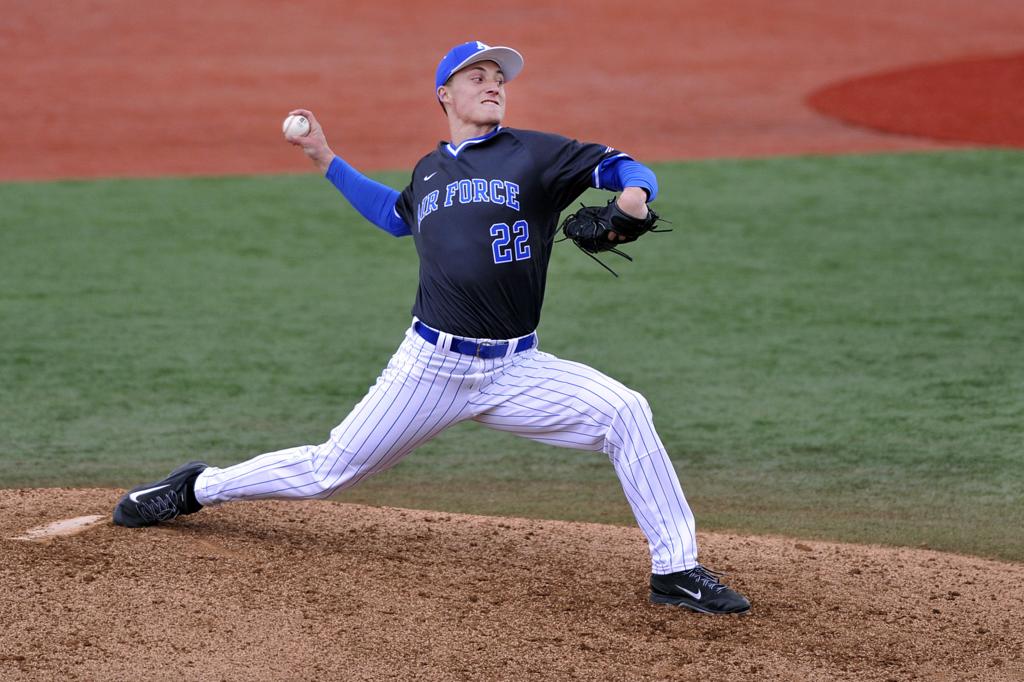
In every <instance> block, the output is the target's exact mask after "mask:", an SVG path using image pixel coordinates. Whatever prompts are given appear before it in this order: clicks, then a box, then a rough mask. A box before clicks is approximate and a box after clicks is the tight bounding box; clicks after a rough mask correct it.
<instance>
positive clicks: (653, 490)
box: [195, 327, 697, 573]
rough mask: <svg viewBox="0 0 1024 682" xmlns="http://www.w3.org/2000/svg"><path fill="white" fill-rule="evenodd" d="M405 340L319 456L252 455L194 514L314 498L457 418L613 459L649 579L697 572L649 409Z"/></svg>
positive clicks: (222, 473)
mask: <svg viewBox="0 0 1024 682" xmlns="http://www.w3.org/2000/svg"><path fill="white" fill-rule="evenodd" d="M450 339H451V336H450V335H449V334H446V333H443V332H442V333H441V335H440V338H438V340H437V343H436V344H431V343H428V342H427V341H425V340H424V339H422V338H421V337H420V336H419V335H418V334H417V333H416V332H414V331H413V330H412V328H411V327H410V329H409V330H408V331H407V332H406V338H405V340H404V341H403V342H402V345H401V346H400V347H399V348H398V350H397V351H396V352H395V354H394V356H392V358H391V361H390V362H389V363H388V366H387V367H386V368H385V369H384V371H383V372H382V373H381V375H380V377H379V378H378V379H377V382H376V383H375V384H374V385H373V386H372V387H371V388H370V390H369V392H368V393H367V394H366V396H365V397H364V398H363V399H362V400H361V401H360V402H359V404H357V405H356V406H355V408H354V409H353V410H352V412H351V413H350V414H349V415H348V416H347V417H346V418H345V420H344V421H343V422H342V423H341V424H339V425H338V426H337V427H335V428H334V430H332V431H331V437H330V439H329V440H328V441H327V442H326V443H323V444H321V445H303V446H300V447H295V448H289V449H287V450H280V451H278V452H271V453H268V454H265V455H260V456H258V457H255V458H253V459H251V460H249V461H246V462H242V463H241V464H236V465H235V466H231V467H228V468H226V469H217V468H215V467H210V468H208V469H206V470H205V471H203V473H201V474H200V475H199V478H198V479H197V480H196V487H195V491H196V499H198V501H199V502H200V503H201V504H203V505H210V504H219V503H223V502H229V501H232V500H256V499H268V498H323V497H328V496H330V495H332V494H334V493H336V492H338V491H341V490H344V489H346V488H350V487H352V486H353V485H355V484H357V483H359V481H361V480H362V479H363V478H365V477H367V476H370V475H372V474H375V473H377V472H379V471H383V470H385V469H387V468H389V467H391V466H393V465H395V464H397V463H398V462H399V460H401V459H402V458H403V457H405V456H406V455H407V454H409V453H410V452H412V451H413V450H414V449H415V448H416V447H418V446H419V445H422V444H423V443H425V442H426V441H428V440H429V439H431V438H433V437H434V436H436V435H437V434H439V433H441V431H443V430H445V429H446V428H448V427H449V426H452V425H453V424H456V423H458V422H461V421H464V420H466V419H473V420H474V421H477V422H479V423H481V424H484V425H486V426H489V427H491V428H493V429H499V430H501V431H509V432H511V433H514V434H516V435H519V436H524V437H526V438H531V439H533V440H537V441H540V442H542V443H549V444H551V445H559V446H562V447H568V448H577V449H581V450H592V451H602V452H604V453H605V454H607V455H608V457H609V459H611V462H612V465H613V466H614V467H615V473H616V474H617V475H618V477H619V481H620V482H621V483H622V489H623V491H624V492H625V493H626V498H627V499H628V500H629V504H630V507H632V509H633V514H634V516H635V517H636V520H637V523H638V524H639V525H640V528H641V530H642V531H643V532H644V535H646V536H647V541H648V544H649V546H650V550H651V564H652V571H653V572H654V573H671V572H673V571H682V570H688V569H690V568H693V567H694V566H696V564H697V537H696V533H695V531H694V520H693V514H692V513H691V512H690V507H689V505H688V504H687V503H686V498H685V497H684V495H683V491H682V488H681V487H680V485H679V479H678V478H677V477H676V473H675V470H674V469H673V468H672V463H671V462H670V461H669V458H668V454H667V453H666V452H665V447H664V445H662V443H661V439H660V438H658V434H657V433H656V432H655V430H654V424H653V421H652V417H651V410H650V407H649V406H648V404H647V400H646V399H645V398H644V397H643V396H642V395H640V394H639V393H637V392H636V391H632V390H630V389H628V388H626V387H625V386H623V385H622V384H621V383H619V382H618V381H615V380H614V379H611V378H609V377H607V376H605V375H604V374H601V373H600V372H598V371H597V370H595V369H592V368H591V367H588V366H586V365H582V364H580V363H577V362H570V361H567V360H561V359H559V358H557V357H555V356H553V355H550V354H549V353H544V352H542V351H539V350H537V349H536V348H533V349H530V350H527V351H523V352H521V353H513V352H512V350H513V349H514V348H515V343H514V340H513V342H512V343H509V351H508V352H507V353H506V355H505V356H504V357H500V358H494V359H480V358H475V357H472V356H469V355H462V354H459V353H454V352H452V351H450V350H447V347H448V345H449V342H450Z"/></svg>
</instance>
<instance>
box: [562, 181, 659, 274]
mask: <svg viewBox="0 0 1024 682" xmlns="http://www.w3.org/2000/svg"><path fill="white" fill-rule="evenodd" d="M659 220H660V216H659V215H658V214H657V213H655V212H654V211H653V210H652V209H651V208H650V207H648V209H647V217H646V218H634V217H633V216H631V215H629V214H628V213H625V212H624V211H623V210H622V209H621V208H619V206H618V204H617V203H616V201H615V199H614V198H613V199H611V200H610V201H609V202H608V204H607V205H605V206H584V205H583V204H580V210H578V211H576V212H575V213H573V214H572V215H570V216H567V217H566V219H565V220H563V221H562V234H564V235H565V238H566V239H571V240H572V241H573V243H575V244H576V246H578V247H579V248H580V250H582V251H583V252H584V253H585V254H587V255H588V256H590V257H591V258H593V259H594V260H596V261H597V262H598V263H600V264H601V266H602V267H603V268H604V269H605V270H607V271H608V272H610V273H612V274H613V275H615V276H616V277H618V274H616V272H615V271H614V270H612V269H611V268H610V267H608V266H607V265H605V264H604V263H602V262H601V261H600V260H598V259H597V258H596V257H595V256H594V254H595V253H601V252H603V251H611V252H612V253H616V254H618V255H620V256H622V257H623V258H625V259H626V260H630V261H631V260H633V259H632V258H631V257H630V256H629V254H626V253H624V252H622V251H619V250H618V249H617V248H615V247H616V246H618V245H620V244H627V243H629V242H635V241H636V240H637V239H639V238H640V237H642V236H643V235H645V234H647V233H648V232H671V230H656V229H654V228H655V226H656V225H657V224H658V221H659ZM612 232H614V233H615V234H617V235H620V239H618V240H616V241H612V240H611V239H609V234H610V233H612Z"/></svg>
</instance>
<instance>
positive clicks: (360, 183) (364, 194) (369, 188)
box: [324, 156, 412, 237]
mask: <svg viewBox="0 0 1024 682" xmlns="http://www.w3.org/2000/svg"><path fill="white" fill-rule="evenodd" d="M324 177H326V178H327V179H328V180H330V181H331V184H332V185H334V186H335V187H337V188H338V191H339V192H341V193H342V194H343V195H345V198H346V199H348V201H349V203H350V204H352V207H353V208H355V209H356V210H357V211H359V213H360V215H362V216H363V217H364V218H366V219H367V220H369V221H370V222H371V223H373V224H374V225H376V226H377V227H379V228H380V229H382V230H384V231H385V232H387V233H389V234H391V235H394V236H395V237H404V236H407V235H410V234H412V232H410V231H409V226H408V225H406V224H405V221H404V220H402V218H401V217H400V216H399V215H398V212H397V211H396V210H395V202H397V201H398V196H399V195H398V191H397V190H394V189H391V188H390V187H388V186H387V185H382V184H380V183H379V182H377V181H376V180H371V179H370V178H368V177H366V176H365V175H363V174H362V173H360V172H359V171H357V170H356V169H355V168H353V167H352V166H350V165H348V164H347V163H345V161H344V160H343V159H342V158H341V157H340V156H335V157H334V159H333V160H332V161H331V165H330V166H329V167H328V168H327V174H326V175H325V176H324Z"/></svg>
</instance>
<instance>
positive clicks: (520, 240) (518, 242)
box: [491, 220, 530, 263]
mask: <svg viewBox="0 0 1024 682" xmlns="http://www.w3.org/2000/svg"><path fill="white" fill-rule="evenodd" d="M491 236H492V237H494V241H493V242H491V251H493V252H494V262H495V263H511V262H512V261H514V260H526V259H527V258H529V257H530V245H529V244H527V243H526V242H527V241H529V239H530V226H529V224H527V222H526V221H525V220H517V221H515V222H514V223H512V227H509V226H508V223H495V224H493V225H491Z"/></svg>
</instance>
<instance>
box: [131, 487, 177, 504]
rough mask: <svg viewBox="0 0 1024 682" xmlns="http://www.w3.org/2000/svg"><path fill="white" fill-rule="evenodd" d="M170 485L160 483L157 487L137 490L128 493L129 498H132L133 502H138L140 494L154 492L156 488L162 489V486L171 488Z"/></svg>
mask: <svg viewBox="0 0 1024 682" xmlns="http://www.w3.org/2000/svg"><path fill="white" fill-rule="evenodd" d="M170 487H171V486H169V485H158V486H156V487H155V488H146V489H145V490H136V491H135V492H133V493H129V494H128V499H129V500H131V501H132V502H135V503H138V501H139V495H145V494H146V493H151V492H153V491H155V490H160V489H161V488H170Z"/></svg>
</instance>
